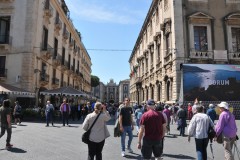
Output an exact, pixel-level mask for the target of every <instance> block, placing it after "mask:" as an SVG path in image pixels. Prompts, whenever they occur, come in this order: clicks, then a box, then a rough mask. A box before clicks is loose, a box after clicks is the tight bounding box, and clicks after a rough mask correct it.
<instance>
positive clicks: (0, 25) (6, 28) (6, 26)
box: [0, 17, 10, 44]
mask: <svg viewBox="0 0 240 160" xmlns="http://www.w3.org/2000/svg"><path fill="white" fill-rule="evenodd" d="M9 32H10V17H0V44H8V43H9Z"/></svg>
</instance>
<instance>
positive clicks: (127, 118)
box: [119, 98, 134, 157]
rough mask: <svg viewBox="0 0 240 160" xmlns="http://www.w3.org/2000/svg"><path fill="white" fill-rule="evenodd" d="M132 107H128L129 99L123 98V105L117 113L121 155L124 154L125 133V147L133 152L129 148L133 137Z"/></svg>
mask: <svg viewBox="0 0 240 160" xmlns="http://www.w3.org/2000/svg"><path fill="white" fill-rule="evenodd" d="M132 114H133V109H132V108H131V107H130V99H129V98H125V100H124V106H123V107H122V108H121V109H120V113H119V124H120V130H121V132H122V134H121V147H122V154H121V155H122V157H124V156H125V139H126V133H127V134H128V137H129V139H128V144H127V149H128V151H129V152H130V153H132V152H133V150H132V148H131V143H132V139H133V132H132V131H133V129H134V123H133V117H132Z"/></svg>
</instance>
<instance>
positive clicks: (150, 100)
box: [147, 99, 155, 106]
mask: <svg viewBox="0 0 240 160" xmlns="http://www.w3.org/2000/svg"><path fill="white" fill-rule="evenodd" d="M147 105H149V106H153V105H155V102H154V100H153V99H149V100H148V101H147Z"/></svg>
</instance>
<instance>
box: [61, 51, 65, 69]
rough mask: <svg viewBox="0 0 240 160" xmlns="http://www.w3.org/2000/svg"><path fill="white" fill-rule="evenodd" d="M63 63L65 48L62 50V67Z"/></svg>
mask: <svg viewBox="0 0 240 160" xmlns="http://www.w3.org/2000/svg"><path fill="white" fill-rule="evenodd" d="M64 61H65V48H64V47H63V48H62V63H61V64H62V65H64Z"/></svg>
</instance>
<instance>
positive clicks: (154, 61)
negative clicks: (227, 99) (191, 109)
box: [129, 0, 240, 102]
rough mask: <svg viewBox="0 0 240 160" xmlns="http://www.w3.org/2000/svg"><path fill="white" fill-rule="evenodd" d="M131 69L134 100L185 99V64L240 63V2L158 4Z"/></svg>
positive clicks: (173, 0) (160, 0)
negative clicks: (182, 95) (183, 75)
mask: <svg viewBox="0 0 240 160" xmlns="http://www.w3.org/2000/svg"><path fill="white" fill-rule="evenodd" d="M129 63H130V67H131V74H130V77H131V79H130V96H131V99H132V100H136V101H138V102H141V101H145V100H147V99H148V98H153V99H154V100H156V101H162V102H163V101H175V100H177V99H179V96H180V87H181V74H182V73H181V64H184V63H202V64H239V63H240V0H153V1H152V4H151V7H150V9H149V11H148V14H147V16H146V19H145V21H144V23H143V26H142V29H141V31H140V33H139V36H138V38H137V41H136V43H135V46H134V49H133V51H132V54H131V56H130V58H129Z"/></svg>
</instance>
